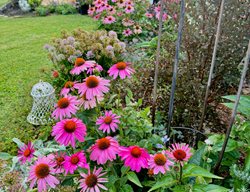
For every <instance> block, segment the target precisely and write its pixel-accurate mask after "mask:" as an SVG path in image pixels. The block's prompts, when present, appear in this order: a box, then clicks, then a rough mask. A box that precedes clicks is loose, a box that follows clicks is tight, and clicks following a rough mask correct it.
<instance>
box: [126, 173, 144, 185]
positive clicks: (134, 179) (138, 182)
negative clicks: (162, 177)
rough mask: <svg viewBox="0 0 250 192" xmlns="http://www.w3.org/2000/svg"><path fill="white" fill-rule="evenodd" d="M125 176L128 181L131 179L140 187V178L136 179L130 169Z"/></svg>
mask: <svg viewBox="0 0 250 192" xmlns="http://www.w3.org/2000/svg"><path fill="white" fill-rule="evenodd" d="M127 176H128V180H129V181H131V182H132V183H134V184H136V185H137V186H139V187H142V185H141V182H140V180H139V179H138V177H137V175H136V174H135V173H134V172H132V171H130V172H128V174H127Z"/></svg>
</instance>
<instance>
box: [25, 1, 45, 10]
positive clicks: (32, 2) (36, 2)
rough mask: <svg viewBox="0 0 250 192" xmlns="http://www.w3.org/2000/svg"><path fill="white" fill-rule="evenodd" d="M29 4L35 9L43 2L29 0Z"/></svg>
mask: <svg viewBox="0 0 250 192" xmlns="http://www.w3.org/2000/svg"><path fill="white" fill-rule="evenodd" d="M28 3H29V5H30V6H31V8H32V9H33V10H35V9H36V8H37V7H39V6H40V5H41V3H42V0H28Z"/></svg>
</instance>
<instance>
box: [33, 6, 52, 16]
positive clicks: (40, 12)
mask: <svg viewBox="0 0 250 192" xmlns="http://www.w3.org/2000/svg"><path fill="white" fill-rule="evenodd" d="M35 11H36V14H37V15H39V16H47V15H49V13H50V10H49V8H48V7H46V6H39V7H37V8H36V9H35Z"/></svg>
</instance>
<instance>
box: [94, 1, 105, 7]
mask: <svg viewBox="0 0 250 192" xmlns="http://www.w3.org/2000/svg"><path fill="white" fill-rule="evenodd" d="M103 3H104V1H102V0H97V1H94V2H93V4H94V5H95V6H96V7H100V6H101V5H102V4H103Z"/></svg>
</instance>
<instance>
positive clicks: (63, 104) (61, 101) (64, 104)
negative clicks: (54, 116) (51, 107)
mask: <svg viewBox="0 0 250 192" xmlns="http://www.w3.org/2000/svg"><path fill="white" fill-rule="evenodd" d="M57 105H58V107H59V108H60V109H65V108H67V107H68V106H69V99H67V98H65V97H64V98H61V99H59V101H58V102H57Z"/></svg>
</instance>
